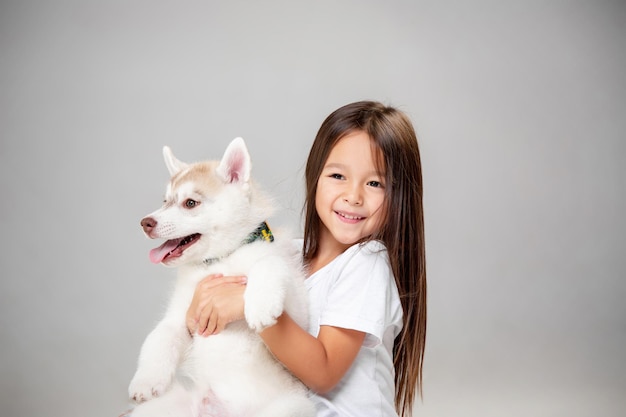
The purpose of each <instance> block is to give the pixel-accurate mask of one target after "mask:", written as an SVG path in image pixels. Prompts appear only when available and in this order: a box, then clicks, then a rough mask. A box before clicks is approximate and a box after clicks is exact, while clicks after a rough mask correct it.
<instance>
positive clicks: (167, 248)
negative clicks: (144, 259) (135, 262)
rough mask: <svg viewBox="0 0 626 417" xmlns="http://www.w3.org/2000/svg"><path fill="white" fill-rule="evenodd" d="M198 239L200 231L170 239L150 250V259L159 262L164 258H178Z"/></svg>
mask: <svg viewBox="0 0 626 417" xmlns="http://www.w3.org/2000/svg"><path fill="white" fill-rule="evenodd" d="M198 239H200V233H194V234H193V235H189V236H186V237H181V238H178V239H171V240H168V241H167V242H165V243H164V244H162V245H161V246H159V247H158V248H154V249H152V250H151V251H150V260H151V261H152V262H153V263H155V264H158V263H161V262H163V261H164V260H165V259H169V258H178V257H179V256H180V255H182V254H183V252H184V251H185V249H187V248H188V247H189V246H191V245H193V244H194V243H196V242H197V241H198Z"/></svg>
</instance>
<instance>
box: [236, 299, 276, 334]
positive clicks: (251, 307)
mask: <svg viewBox="0 0 626 417" xmlns="http://www.w3.org/2000/svg"><path fill="white" fill-rule="evenodd" d="M283 309H284V305H283V302H282V301H279V300H271V299H269V300H268V299H262V298H260V297H259V298H256V297H248V299H246V304H245V311H244V313H245V317H246V322H247V323H248V327H250V328H251V329H252V330H254V331H255V332H257V333H259V332H261V331H262V330H263V329H265V328H266V327H269V326H273V325H274V324H276V320H277V319H278V316H280V315H281V314H282V313H283Z"/></svg>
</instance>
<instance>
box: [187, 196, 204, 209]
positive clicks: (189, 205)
mask: <svg viewBox="0 0 626 417" xmlns="http://www.w3.org/2000/svg"><path fill="white" fill-rule="evenodd" d="M198 204H200V203H199V202H197V201H196V200H192V199H191V198H188V199H187V200H185V207H187V208H194V207H195V206H197V205H198Z"/></svg>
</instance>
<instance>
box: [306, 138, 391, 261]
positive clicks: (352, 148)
mask: <svg viewBox="0 0 626 417" xmlns="http://www.w3.org/2000/svg"><path fill="white" fill-rule="evenodd" d="M372 150H373V149H372V141H371V139H370V137H369V135H368V134H367V133H365V132H363V131H355V132H353V133H350V134H348V135H346V136H344V137H343V138H341V139H340V140H339V141H338V142H337V143H336V144H335V146H334V147H333V149H332V150H331V152H330V154H329V155H328V159H327V160H326V163H325V164H324V167H323V169H322V173H321V175H320V178H319V180H318V181H317V191H316V196H315V208H316V210H317V214H318V215H319V217H320V220H321V221H322V230H321V233H320V239H321V240H322V241H321V242H320V246H322V245H324V244H331V245H334V246H338V247H339V248H340V249H341V250H344V249H346V248H347V247H349V246H351V245H353V244H354V243H356V242H358V241H360V240H361V239H363V238H365V237H367V236H370V235H371V234H373V233H374V232H376V231H378V228H379V227H380V225H381V222H382V220H383V217H384V213H383V212H384V209H383V202H384V200H385V183H384V179H385V173H384V172H379V171H377V169H376V164H375V163H374V161H375V158H376V157H377V156H378V155H377V154H376V153H373V152H372ZM374 152H375V151H374Z"/></svg>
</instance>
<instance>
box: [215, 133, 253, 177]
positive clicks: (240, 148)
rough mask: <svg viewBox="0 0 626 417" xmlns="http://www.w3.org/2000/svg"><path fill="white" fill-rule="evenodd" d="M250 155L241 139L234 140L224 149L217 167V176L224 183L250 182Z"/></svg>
mask: <svg viewBox="0 0 626 417" xmlns="http://www.w3.org/2000/svg"><path fill="white" fill-rule="evenodd" d="M250 169H251V165H250V154H249V153H248V148H246V144H245V143H244V141H243V139H242V138H235V139H233V141H232V142H230V144H229V145H228V147H227V148H226V151H225V152H224V156H223V157H222V160H221V161H220V164H219V166H218V167H217V175H219V176H220V177H221V178H222V179H223V180H224V181H225V182H226V183H235V182H237V183H247V182H248V181H249V180H250Z"/></svg>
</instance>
